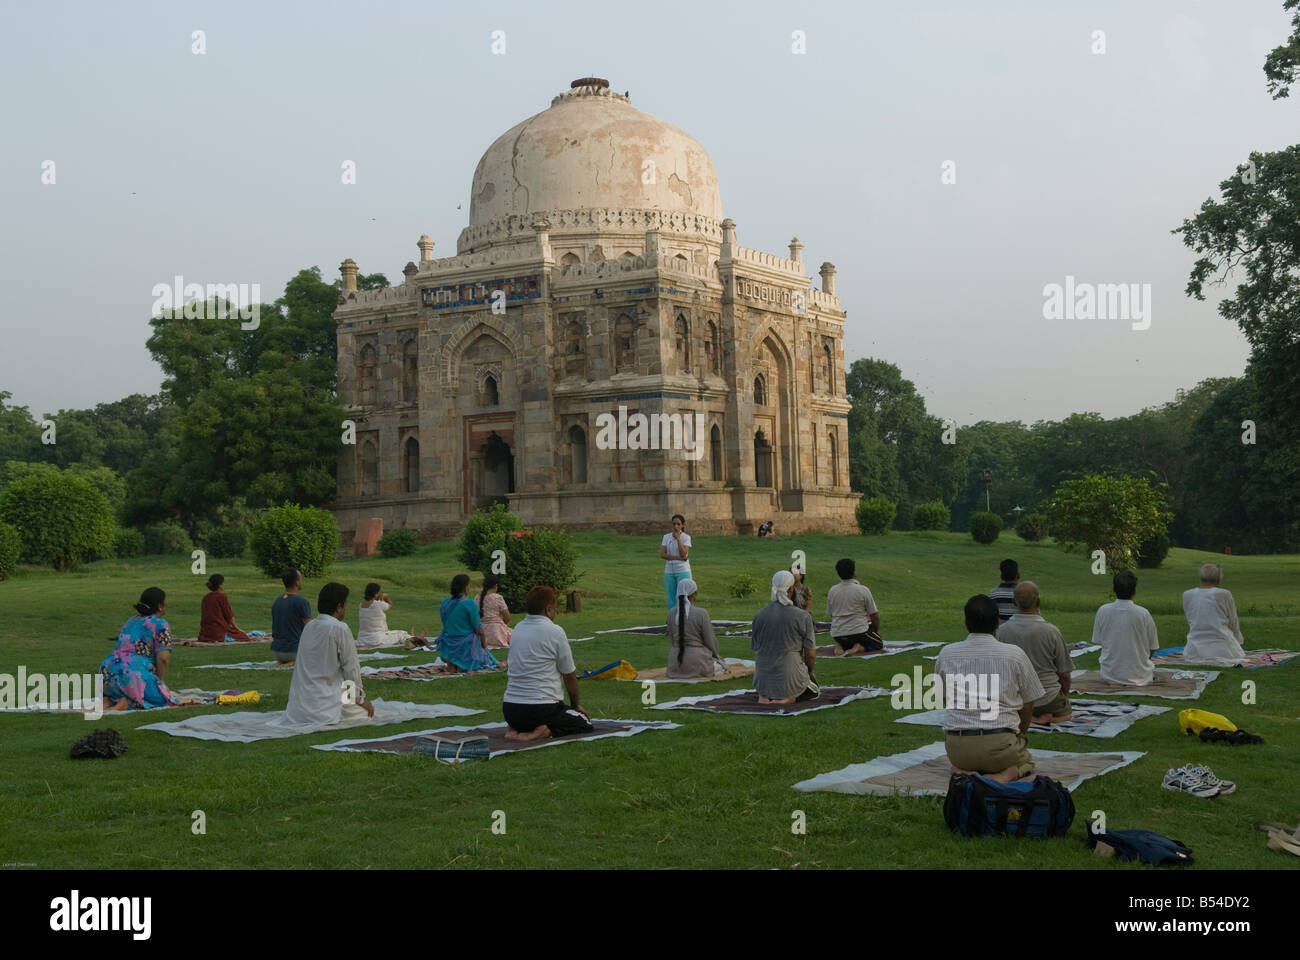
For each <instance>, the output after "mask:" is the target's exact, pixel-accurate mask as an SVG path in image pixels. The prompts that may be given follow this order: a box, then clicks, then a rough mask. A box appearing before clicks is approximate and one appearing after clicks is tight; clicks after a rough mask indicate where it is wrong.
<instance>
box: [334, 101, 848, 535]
mask: <svg viewBox="0 0 1300 960" xmlns="http://www.w3.org/2000/svg"><path fill="white" fill-rule="evenodd" d="M722 213H723V211H722V200H721V196H720V194H719V191H718V179H717V174H716V173H715V172H714V169H713V162H712V161H711V160H710V159H709V155H708V154H707V153H706V152H705V150H704V148H703V147H701V146H700V144H699V143H697V142H696V141H695V140H694V139H692V138H691V137H690V136H688V135H687V134H685V133H683V132H682V131H681V130H678V129H677V128H676V127H673V126H671V125H669V124H667V123H665V122H663V121H662V120H659V119H658V118H656V117H652V116H650V115H649V114H646V113H642V112H641V111H639V110H636V109H635V108H633V107H632V105H631V103H630V102H629V100H628V97H626V96H624V95H620V94H617V93H613V92H611V91H610V89H609V84H608V83H606V82H605V81H604V80H600V79H597V78H590V77H589V78H584V79H582V80H577V81H575V82H574V83H573V85H572V88H571V89H570V90H568V91H566V92H564V93H561V94H560V95H559V96H557V97H556V98H555V99H554V100H553V101H552V102H551V106H550V108H549V109H547V110H543V111H542V112H541V113H539V114H537V115H536V116H533V117H530V118H529V119H527V120H525V121H523V122H522V123H520V124H518V125H517V126H515V127H513V128H511V129H510V130H508V131H506V132H505V133H504V134H502V135H501V136H500V137H499V138H498V139H497V140H496V142H495V143H493V144H492V145H491V146H490V147H488V149H487V152H486V153H484V154H483V158H482V159H481V160H480V161H479V163H478V167H477V168H476V169H475V171H474V183H473V187H472V192H471V195H470V212H469V226H467V227H466V228H465V229H464V230H462V231H461V234H460V238H459V239H458V241H457V244H456V256H454V257H446V258H443V259H434V256H433V246H434V245H433V241H431V240H430V239H429V238H428V237H427V236H424V237H421V238H420V240H419V244H418V246H419V249H420V262H419V263H418V264H417V263H408V264H407V265H406V268H405V270H404V274H405V282H404V283H402V284H401V285H400V286H396V287H391V288H389V289H386V290H377V291H368V292H367V291H358V290H357V273H358V267H357V264H356V263H354V262H353V261H352V260H350V259H349V260H345V261H343V265H342V273H343V291H342V295H341V298H340V302H339V306H338V309H337V311H336V312H335V314H334V316H335V319H336V321H337V323H338V375H339V389H340V392H341V394H342V396H343V399H344V402H345V403H346V404H347V406H348V409H349V417H351V418H352V419H353V420H354V421H355V423H356V444H355V446H345V447H344V453H343V454H342V456H341V458H340V461H339V470H338V481H339V499H338V501H337V503H336V506H335V512H336V513H337V515H338V519H339V525H340V527H341V528H342V529H343V530H344V531H345V532H346V531H350V530H355V529H356V528H357V526H358V525H359V524H360V523H362V522H363V521H365V520H366V519H367V518H370V517H380V518H382V519H383V521H384V526H385V527H386V528H392V527H407V528H410V529H416V530H421V531H423V532H425V533H428V534H433V535H438V536H444V535H450V534H454V533H455V532H456V531H458V530H459V528H460V526H461V524H462V523H463V522H464V518H465V517H466V515H467V514H469V513H471V512H472V511H474V510H476V509H478V508H479V507H482V506H484V505H486V504H490V503H492V502H494V501H504V502H507V503H508V504H509V506H510V509H511V510H512V511H513V512H514V513H517V514H518V515H520V516H521V517H523V518H524V519H525V521H526V522H529V523H543V524H554V525H559V526H564V527H566V528H569V529H592V528H599V529H616V530H622V531H626V532H659V531H661V530H665V529H667V525H668V518H669V516H670V515H671V514H673V513H682V514H685V515H686V517H687V520H688V529H689V530H690V531H691V532H692V533H737V532H739V533H750V532H752V531H753V530H754V529H756V527H757V525H758V524H759V523H761V522H762V521H764V520H773V521H775V522H776V525H777V530H778V531H779V532H783V533H784V532H789V531H795V530H801V529H808V528H813V529H827V530H830V529H835V530H848V529H851V528H852V526H853V507H854V504H855V502H856V499H857V495H856V494H853V493H851V492H850V491H849V475H848V456H847V453H848V436H847V417H848V410H849V404H848V403H847V401H846V400H845V399H844V353H843V342H844V311H843V309H842V308H841V306H840V302H839V300H838V299H837V298H836V296H835V268H834V267H833V266H832V265H831V264H829V263H824V264H822V266H821V270H820V274H821V289H820V290H817V289H812V288H810V285H809V278H808V276H807V274H806V272H805V266H804V263H803V257H802V249H803V245H802V244H801V243H799V241H798V240H792V241H791V242H790V250H789V256H788V257H783V256H777V255H775V254H771V253H762V252H759V251H757V250H750V249H747V248H745V247H742V246H740V245H739V244H738V243H737V241H736V226H735V224H734V223H733V222H732V221H731V220H726V219H722Z"/></svg>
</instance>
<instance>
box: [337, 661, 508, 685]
mask: <svg viewBox="0 0 1300 960" xmlns="http://www.w3.org/2000/svg"><path fill="white" fill-rule="evenodd" d="M504 672H505V664H504V663H503V664H502V665H501V666H500V667H499V668H498V669H496V670H474V671H471V672H470V673H466V672H465V671H463V670H454V669H452V667H451V666H450V665H449V664H446V663H443V662H442V660H441V659H438V660H433V661H431V662H429V663H412V664H409V665H407V666H402V667H362V668H361V675H362V676H363V677H365V678H366V679H367V680H446V679H447V678H448V677H477V676H482V675H483V674H485V673H486V674H499V673H504Z"/></svg>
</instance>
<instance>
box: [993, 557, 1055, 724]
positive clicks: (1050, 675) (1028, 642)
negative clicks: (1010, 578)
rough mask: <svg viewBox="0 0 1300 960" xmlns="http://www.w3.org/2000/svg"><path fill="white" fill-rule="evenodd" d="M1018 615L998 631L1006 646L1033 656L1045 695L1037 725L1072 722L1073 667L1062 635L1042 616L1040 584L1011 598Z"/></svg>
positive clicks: (1025, 584) (1037, 704)
mask: <svg viewBox="0 0 1300 960" xmlns="http://www.w3.org/2000/svg"><path fill="white" fill-rule="evenodd" d="M1011 601H1012V603H1014V604H1015V608H1016V612H1015V613H1014V614H1013V615H1012V617H1011V619H1010V620H1008V621H1007V622H1006V623H1004V624H1002V626H1001V627H999V628H998V633H997V637H998V639H999V640H1001V641H1002V642H1003V643H1010V644H1014V645H1015V646H1017V647H1019V648H1020V649H1021V650H1023V651H1025V653H1026V654H1027V655H1028V656H1029V662H1030V663H1031V664H1033V667H1034V672H1035V673H1037V674H1038V679H1039V680H1040V681H1041V682H1042V684H1043V695H1042V696H1041V697H1039V698H1038V699H1037V700H1035V701H1034V723H1057V722H1059V721H1062V720H1069V719H1070V716H1071V714H1072V710H1071V707H1070V671H1071V670H1072V669H1073V664H1072V663H1071V661H1070V652H1069V651H1068V650H1066V649H1065V639H1064V638H1063V637H1062V636H1061V631H1060V630H1058V629H1057V628H1056V627H1055V626H1053V625H1052V624H1050V623H1048V622H1047V621H1046V620H1044V619H1043V618H1042V616H1041V615H1040V614H1039V612H1038V608H1039V604H1040V602H1041V598H1040V597H1039V594H1038V584H1036V583H1034V581H1032V580H1022V581H1020V583H1018V584H1016V588H1015V591H1014V592H1013V593H1012V596H1011Z"/></svg>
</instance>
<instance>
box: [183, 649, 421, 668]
mask: <svg viewBox="0 0 1300 960" xmlns="http://www.w3.org/2000/svg"><path fill="white" fill-rule="evenodd" d="M407 656H410V654H406V653H359V654H357V659H358V660H361V661H363V662H364V661H366V660H401V659H402V658H403V657H407ZM185 669H187V670H292V669H293V667H291V666H289V665H287V664H283V663H281V662H280V661H279V660H244V661H241V662H240V663H189V664H186V665H185Z"/></svg>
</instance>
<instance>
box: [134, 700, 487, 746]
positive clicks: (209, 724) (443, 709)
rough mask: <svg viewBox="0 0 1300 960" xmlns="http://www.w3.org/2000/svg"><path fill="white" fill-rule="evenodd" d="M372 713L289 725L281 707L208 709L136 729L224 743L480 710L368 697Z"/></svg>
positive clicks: (468, 713) (271, 738) (269, 738)
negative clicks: (270, 709) (235, 710)
mask: <svg viewBox="0 0 1300 960" xmlns="http://www.w3.org/2000/svg"><path fill="white" fill-rule="evenodd" d="M371 703H372V704H373V705H374V708H375V715H374V717H368V716H366V715H365V714H364V713H362V714H361V715H360V716H357V717H348V718H345V719H343V720H340V721H339V722H338V723H333V724H326V723H322V724H307V725H293V724H290V723H288V722H287V721H286V720H285V715H284V711H283V710H276V711H273V712H270V713H247V712H244V713H209V714H205V715H203V716H198V717H190V718H189V719H187V720H177V721H176V722H175V723H150V724H147V725H145V726H142V727H137V728H136V729H138V730H158V731H160V732H162V733H166V734H169V735H170V736H173V737H193V738H194V739H195V740H224V741H226V742H227V743H252V742H253V741H255V740H273V739H274V740H278V739H283V738H284V737H296V736H301V735H302V734H307V733H321V732H324V731H329V730H345V729H347V728H349V727H382V726H385V725H387V724H390V723H404V722H406V721H407V720H432V719H435V718H437V717H467V716H470V715H471V714H475V713H482V712H483V711H482V710H471V709H469V708H467V707H457V706H453V705H451V704H449V703H404V702H402V701H400V700H397V701H393V702H391V703H390V702H388V701H386V700H378V699H376V700H372V701H371Z"/></svg>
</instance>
